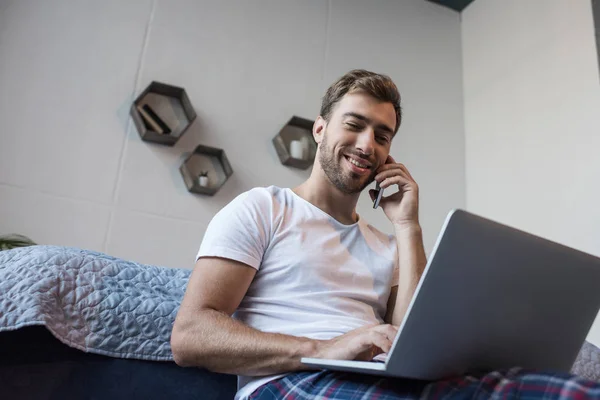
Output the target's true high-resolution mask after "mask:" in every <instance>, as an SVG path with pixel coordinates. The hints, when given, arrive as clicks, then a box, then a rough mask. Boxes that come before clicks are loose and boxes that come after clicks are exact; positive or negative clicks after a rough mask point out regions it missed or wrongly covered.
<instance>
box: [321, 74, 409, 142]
mask: <svg viewBox="0 0 600 400" xmlns="http://www.w3.org/2000/svg"><path fill="white" fill-rule="evenodd" d="M355 92H364V93H366V94H368V95H370V96H373V97H375V98H376V99H377V100H379V101H382V102H386V103H392V105H393V106H394V110H395V111H396V129H395V130H394V133H395V132H398V128H400V123H401V122H402V107H401V106H400V93H399V92H398V88H397V87H396V85H395V84H394V82H393V81H392V79H391V78H390V77H389V76H387V75H383V74H377V73H375V72H370V71H366V70H364V69H354V70H352V71H350V72H348V73H346V74H345V75H344V76H342V77H341V78H340V79H338V80H337V81H336V82H334V83H333V84H332V85H331V86H330V87H329V89H327V92H326V93H325V96H323V102H322V103H321V117H323V118H324V119H325V120H326V121H328V120H329V117H330V116H331V112H332V111H333V107H334V106H335V104H336V103H337V102H338V101H340V100H341V99H342V97H344V95H346V94H347V93H355Z"/></svg>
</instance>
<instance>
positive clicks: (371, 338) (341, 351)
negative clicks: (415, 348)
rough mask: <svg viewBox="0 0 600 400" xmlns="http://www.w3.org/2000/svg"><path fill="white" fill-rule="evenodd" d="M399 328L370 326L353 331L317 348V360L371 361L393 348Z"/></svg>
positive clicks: (320, 344) (324, 342) (322, 342)
mask: <svg viewBox="0 0 600 400" xmlns="http://www.w3.org/2000/svg"><path fill="white" fill-rule="evenodd" d="M397 332H398V328H396V327H395V326H393V325H369V326H364V327H362V328H358V329H355V330H352V331H350V332H348V333H346V334H344V335H340V336H338V337H335V338H333V339H331V340H324V341H321V342H320V343H319V345H318V346H317V352H316V355H315V358H326V359H333V360H358V361H370V360H372V359H373V357H375V356H376V355H378V354H381V353H387V352H389V351H390V349H391V347H392V343H393V342H394V338H395V337H396V333H397Z"/></svg>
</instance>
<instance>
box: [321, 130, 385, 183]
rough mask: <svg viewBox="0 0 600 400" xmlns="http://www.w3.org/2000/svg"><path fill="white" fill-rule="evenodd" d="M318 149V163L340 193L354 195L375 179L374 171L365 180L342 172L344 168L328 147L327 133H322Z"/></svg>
mask: <svg viewBox="0 0 600 400" xmlns="http://www.w3.org/2000/svg"><path fill="white" fill-rule="evenodd" d="M319 147H320V149H319V163H320V164H321V168H322V169H323V172H325V175H326V176H327V178H328V179H329V181H330V182H331V183H332V184H333V185H334V186H335V187H336V188H338V189H339V190H340V191H341V192H343V193H347V194H356V193H360V192H362V191H363V190H364V189H365V188H366V187H367V186H368V185H369V184H370V183H371V182H373V179H374V178H375V175H376V171H371V174H370V175H369V176H368V177H367V178H366V179H364V178H363V179H361V176H360V175H358V174H354V173H352V172H347V171H344V170H343V169H344V167H343V166H342V165H341V164H340V162H341V161H338V160H337V159H336V157H335V153H334V151H333V148H331V147H330V146H329V143H328V141H327V132H324V133H323V141H322V142H321V144H320V146H319Z"/></svg>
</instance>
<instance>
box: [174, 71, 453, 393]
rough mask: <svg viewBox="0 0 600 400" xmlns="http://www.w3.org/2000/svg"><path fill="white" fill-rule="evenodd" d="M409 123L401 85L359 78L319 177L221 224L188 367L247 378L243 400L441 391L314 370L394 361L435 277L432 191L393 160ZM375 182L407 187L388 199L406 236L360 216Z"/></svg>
mask: <svg viewBox="0 0 600 400" xmlns="http://www.w3.org/2000/svg"><path fill="white" fill-rule="evenodd" d="M401 121H402V112H401V107H400V95H399V93H398V90H397V88H396V85H395V84H394V83H393V82H392V80H391V79H390V78H389V77H387V76H384V75H380V74H375V73H372V72H368V71H364V70H354V71H350V72H349V73H347V74H346V75H344V76H343V77H341V78H340V79H339V80H338V81H337V82H335V83H334V84H333V85H332V86H331V87H330V88H329V89H328V90H327V92H326V94H325V96H324V98H323V102H322V107H321V111H320V116H319V117H318V118H317V119H316V121H315V123H314V126H313V131H312V134H313V137H314V139H315V141H316V142H317V153H316V157H315V161H314V166H313V170H312V173H311V175H310V177H309V178H308V180H306V181H305V182H304V183H302V184H301V185H299V186H298V187H296V188H293V189H289V188H279V187H275V186H271V187H268V188H255V189H252V190H250V191H248V192H246V193H243V194H241V195H240V196H238V197H237V198H236V199H234V200H233V201H232V202H231V203H229V204H228V205H227V206H225V207H224V208H223V209H222V210H221V211H220V212H219V213H217V215H216V216H215V217H214V218H213V220H212V221H211V223H210V224H209V227H208V229H207V231H206V233H205V236H204V240H203V241H202V244H201V246H200V250H199V253H198V256H197V263H196V267H195V269H194V271H193V273H192V275H191V277H190V281H189V284H188V287H187V290H186V293H185V296H184V299H183V301H182V304H181V308H180V310H179V313H178V315H177V318H176V321H175V324H174V328H173V332H172V338H171V345H172V350H173V355H174V358H175V361H176V362H177V363H178V364H179V365H182V366H198V367H204V368H207V369H209V370H212V371H216V372H223V373H230V374H237V375H238V376H239V378H238V389H239V390H238V393H237V395H236V398H239V399H244V398H253V399H254V398H261V399H267V398H280V397H283V396H284V395H285V394H286V393H293V396H292V398H294V399H297V398H314V397H315V396H317V395H319V396H320V397H319V398H340V399H341V398H362V397H361V396H364V398H369V397H370V396H373V395H377V396H385V398H404V397H403V396H405V395H406V396H408V395H419V393H421V392H422V391H423V390H427V387H425V383H419V382H411V381H406V380H404V381H403V380H393V379H387V380H386V379H379V378H376V377H368V376H364V377H362V376H356V375H351V374H342V373H335V372H325V371H310V370H309V368H307V367H306V366H303V365H302V364H301V363H300V359H301V358H302V357H317V358H329V359H347V360H371V359H372V358H373V357H374V356H375V355H377V354H379V353H382V352H387V351H388V350H389V349H390V347H391V344H392V341H393V340H394V337H395V335H396V332H397V326H399V325H400V322H401V320H402V318H403V316H404V314H405V312H406V309H407V307H408V304H409V302H410V300H411V297H412V295H413V293H414V290H415V288H416V286H417V283H418V281H419V278H420V276H421V274H422V272H423V269H424V267H425V264H426V258H425V253H424V250H423V239H422V233H421V226H420V224H419V188H418V185H417V183H416V182H415V180H414V179H413V178H412V176H411V174H410V172H409V171H408V169H407V168H406V166H404V165H403V164H401V163H399V162H396V160H394V158H393V157H392V156H390V154H389V152H390V147H391V143H392V140H393V138H394V136H395V135H396V132H397V131H398V128H399V127H400V123H401ZM373 181H375V182H378V183H379V184H380V186H381V188H382V189H387V188H390V187H396V188H397V189H398V190H397V191H396V192H395V193H393V194H389V192H388V196H384V197H383V198H382V199H381V202H380V205H381V208H382V209H383V212H384V213H385V215H386V216H387V218H388V219H389V221H390V222H391V224H392V225H393V227H394V232H395V235H394V236H388V235H385V234H383V233H382V232H380V231H378V230H377V229H375V228H373V227H372V226H370V225H368V224H367V222H366V221H365V220H364V219H363V218H361V216H360V215H358V214H357V212H356V204H357V201H358V198H359V196H360V194H361V192H362V190H363V189H365V188H366V187H367V186H368V185H369V184H371V183H372V182H373ZM369 194H370V196H371V198H372V199H373V198H374V195H375V194H374V191H373V190H371V191H370V192H369ZM448 387H450V386H448ZM429 389H431V388H429ZM351 396H355V397H351ZM387 396H389V397H387Z"/></svg>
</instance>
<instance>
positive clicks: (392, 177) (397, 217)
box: [369, 156, 419, 228]
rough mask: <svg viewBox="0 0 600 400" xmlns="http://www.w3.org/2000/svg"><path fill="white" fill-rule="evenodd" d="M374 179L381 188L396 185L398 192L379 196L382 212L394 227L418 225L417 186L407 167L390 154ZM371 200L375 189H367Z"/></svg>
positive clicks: (373, 197)
mask: <svg viewBox="0 0 600 400" xmlns="http://www.w3.org/2000/svg"><path fill="white" fill-rule="evenodd" d="M375 181H376V182H379V185H380V187H381V189H385V188H388V187H390V186H392V185H398V192H396V193H394V194H392V195H390V196H384V197H382V198H381V202H380V203H379V204H381V208H383V212H384V213H385V215H386V216H387V217H388V219H389V220H390V221H391V222H392V224H393V225H394V227H396V228H405V227H413V226H418V225H419V186H418V185H417V182H415V180H414V179H413V177H412V176H411V175H410V172H408V169H407V168H406V167H405V166H404V165H403V164H400V163H397V162H396V161H395V160H394V158H393V157H392V156H388V158H387V160H386V163H385V164H384V165H382V166H381V167H380V168H379V170H378V173H377V175H375ZM369 194H370V195H371V200H374V199H375V191H374V190H373V189H371V190H370V191H369Z"/></svg>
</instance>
